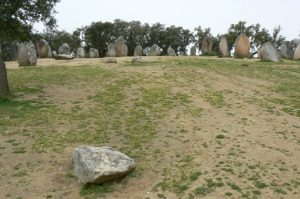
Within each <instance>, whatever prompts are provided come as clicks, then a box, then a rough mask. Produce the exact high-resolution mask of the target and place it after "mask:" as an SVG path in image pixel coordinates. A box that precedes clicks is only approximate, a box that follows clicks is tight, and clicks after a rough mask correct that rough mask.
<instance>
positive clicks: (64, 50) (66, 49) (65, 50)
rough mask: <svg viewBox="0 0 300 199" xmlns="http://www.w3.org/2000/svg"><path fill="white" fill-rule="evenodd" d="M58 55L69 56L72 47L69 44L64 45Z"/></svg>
mask: <svg viewBox="0 0 300 199" xmlns="http://www.w3.org/2000/svg"><path fill="white" fill-rule="evenodd" d="M58 54H65V55H69V54H70V46H69V44H67V43H64V44H62V45H61V46H60V47H59V49H58Z"/></svg>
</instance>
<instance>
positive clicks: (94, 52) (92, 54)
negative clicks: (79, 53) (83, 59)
mask: <svg viewBox="0 0 300 199" xmlns="http://www.w3.org/2000/svg"><path fill="white" fill-rule="evenodd" d="M89 55H90V58H99V51H98V50H97V49H95V48H90V51H89Z"/></svg>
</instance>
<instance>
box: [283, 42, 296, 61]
mask: <svg viewBox="0 0 300 199" xmlns="http://www.w3.org/2000/svg"><path fill="white" fill-rule="evenodd" d="M280 55H281V57H283V58H286V59H293V56H294V51H293V45H292V43H291V42H289V41H285V42H283V43H282V44H281V45H280Z"/></svg>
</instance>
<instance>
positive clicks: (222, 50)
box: [219, 36, 229, 57]
mask: <svg viewBox="0 0 300 199" xmlns="http://www.w3.org/2000/svg"><path fill="white" fill-rule="evenodd" d="M228 55H229V50H228V42H227V38H226V37H225V36H221V38H220V43H219V56H220V57H228Z"/></svg>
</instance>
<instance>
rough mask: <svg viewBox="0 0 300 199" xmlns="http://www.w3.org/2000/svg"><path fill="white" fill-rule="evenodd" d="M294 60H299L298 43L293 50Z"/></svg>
mask: <svg viewBox="0 0 300 199" xmlns="http://www.w3.org/2000/svg"><path fill="white" fill-rule="evenodd" d="M294 60H300V44H298V46H297V48H296V50H295V54H294Z"/></svg>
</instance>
